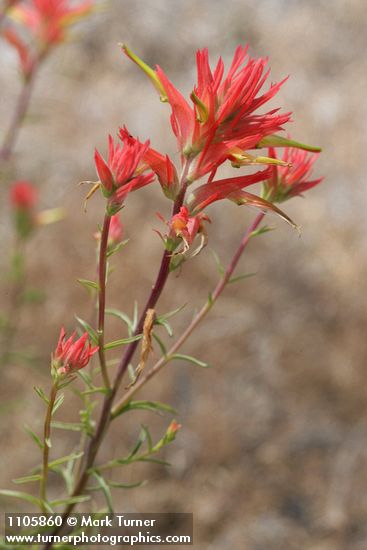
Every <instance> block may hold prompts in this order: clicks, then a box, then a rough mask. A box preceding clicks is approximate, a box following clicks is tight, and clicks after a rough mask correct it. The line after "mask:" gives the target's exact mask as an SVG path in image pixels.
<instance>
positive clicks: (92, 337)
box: [75, 315, 98, 344]
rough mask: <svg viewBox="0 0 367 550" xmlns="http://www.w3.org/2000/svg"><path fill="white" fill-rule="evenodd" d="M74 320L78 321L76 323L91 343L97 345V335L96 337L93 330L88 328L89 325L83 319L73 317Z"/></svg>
mask: <svg viewBox="0 0 367 550" xmlns="http://www.w3.org/2000/svg"><path fill="white" fill-rule="evenodd" d="M75 319H76V320H77V321H78V323H79V324H80V325H81V326H82V327H83V329H84V330H85V331H86V332H88V334H89V336H90V339H91V340H92V342H94V343H95V344H98V335H97V332H96V331H95V330H94V328H92V327H91V326H90V324H89V323H87V321H84V319H81V318H80V317H78V316H77V315H75Z"/></svg>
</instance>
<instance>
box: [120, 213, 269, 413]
mask: <svg viewBox="0 0 367 550" xmlns="http://www.w3.org/2000/svg"><path fill="white" fill-rule="evenodd" d="M264 216H265V214H264V213H263V212H261V213H260V214H258V215H257V216H256V218H255V220H254V221H253V223H252V224H251V225H250V226H249V228H248V229H247V231H246V232H245V234H244V235H243V238H242V240H241V242H240V245H239V247H238V248H237V250H236V252H235V254H234V256H233V258H232V260H231V262H230V263H229V265H228V267H227V269H226V270H225V272H224V274H223V276H222V277H221V279H220V280H219V282H218V284H217V286H216V287H215V289H214V291H213V292H212V294H211V295H210V299H209V300H207V302H206V303H205V304H204V306H203V307H202V308H201V310H200V311H199V312H198V313H197V315H196V316H195V317H194V319H193V320H192V321H191V323H190V324H189V326H188V327H187V329H186V330H185V331H184V332H183V334H182V335H181V336H180V338H179V339H178V340H177V342H176V343H175V344H174V345H173V346H172V347H171V349H170V350H169V351H168V352H167V354H166V355H165V356H163V357H162V358H161V359H160V360H159V361H157V363H156V364H155V365H154V366H153V367H152V368H151V370H150V371H148V372H147V373H146V374H145V375H144V376H142V377H141V378H140V380H139V381H138V382H137V383H136V384H135V385H134V386H132V387H131V388H130V389H129V390H128V391H127V392H126V393H125V395H124V396H123V397H122V399H121V400H120V401H119V403H118V404H117V405H116V406H115V407H114V408H113V409H112V411H111V417H112V418H115V417H116V416H118V415H119V413H120V411H121V410H122V409H123V407H124V406H125V405H126V404H127V403H129V401H130V400H131V399H132V397H133V396H134V395H135V394H136V393H137V392H138V391H139V390H140V389H141V388H142V387H143V386H145V384H146V383H147V382H148V381H149V380H150V379H151V378H153V376H155V375H156V374H157V373H158V372H159V371H160V370H161V369H162V368H163V367H164V366H165V365H166V364H167V363H168V362H169V361H171V360H172V358H173V356H174V354H175V353H176V352H177V351H178V350H179V349H180V347H181V346H182V345H183V344H184V343H185V342H186V340H187V339H188V338H189V336H190V335H191V334H192V332H193V331H194V330H195V329H196V327H197V326H198V325H199V324H200V323H201V321H202V320H203V319H204V317H205V316H206V315H207V314H208V313H209V311H210V310H211V308H212V307H213V305H214V304H215V302H216V301H217V300H218V298H219V296H220V295H221V294H222V292H223V290H224V289H225V287H226V285H227V284H228V282H229V281H230V279H231V277H232V275H233V272H234V270H235V268H236V266H237V264H238V261H239V259H240V258H241V256H242V254H243V252H244V250H245V249H246V247H247V245H248V243H249V241H250V239H251V236H252V234H253V232H254V231H255V230H256V229H257V227H258V226H259V224H260V223H261V221H262V219H263V218H264Z"/></svg>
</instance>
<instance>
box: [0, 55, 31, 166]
mask: <svg viewBox="0 0 367 550" xmlns="http://www.w3.org/2000/svg"><path fill="white" fill-rule="evenodd" d="M37 69H38V64H35V65H34V66H33V69H32V72H31V73H30V75H29V76H28V78H27V79H25V80H24V82H23V87H22V89H21V92H20V94H19V97H18V101H17V104H16V107H15V110H14V113H13V117H12V119H11V121H10V125H9V127H8V130H7V132H6V134H5V137H4V139H3V143H2V145H1V149H0V161H1V162H6V161H8V160H9V158H10V157H11V155H12V153H13V149H14V146H15V143H16V141H17V139H18V135H19V130H20V128H21V126H22V123H23V121H24V118H25V116H26V114H27V110H28V107H29V102H30V99H31V96H32V92H33V88H34V83H35V80H36V74H37Z"/></svg>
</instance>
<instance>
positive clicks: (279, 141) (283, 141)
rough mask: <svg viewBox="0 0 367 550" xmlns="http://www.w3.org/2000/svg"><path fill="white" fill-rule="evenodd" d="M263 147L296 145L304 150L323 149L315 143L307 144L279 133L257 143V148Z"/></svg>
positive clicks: (319, 150) (315, 150)
mask: <svg viewBox="0 0 367 550" xmlns="http://www.w3.org/2000/svg"><path fill="white" fill-rule="evenodd" d="M262 147H295V148H296V149H303V150H304V151H310V152H312V153H320V152H321V151H322V149H321V147H314V146H313V145H307V144H305V143H301V142H299V141H295V140H293V139H288V138H285V137H282V136H277V135H272V136H266V137H264V138H263V139H261V140H260V141H259V143H258V144H257V145H256V149H261V148H262Z"/></svg>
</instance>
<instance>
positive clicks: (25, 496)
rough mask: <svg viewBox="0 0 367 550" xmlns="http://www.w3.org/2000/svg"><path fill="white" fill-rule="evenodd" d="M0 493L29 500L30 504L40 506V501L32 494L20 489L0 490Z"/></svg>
mask: <svg viewBox="0 0 367 550" xmlns="http://www.w3.org/2000/svg"><path fill="white" fill-rule="evenodd" d="M0 495H1V496H4V497H13V498H18V499H19V500H25V501H27V502H30V503H31V504H35V505H36V506H40V504H41V501H40V500H39V499H38V498H36V497H34V496H33V495H29V494H28V493H21V492H20V491H8V490H6V489H2V490H0Z"/></svg>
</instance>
